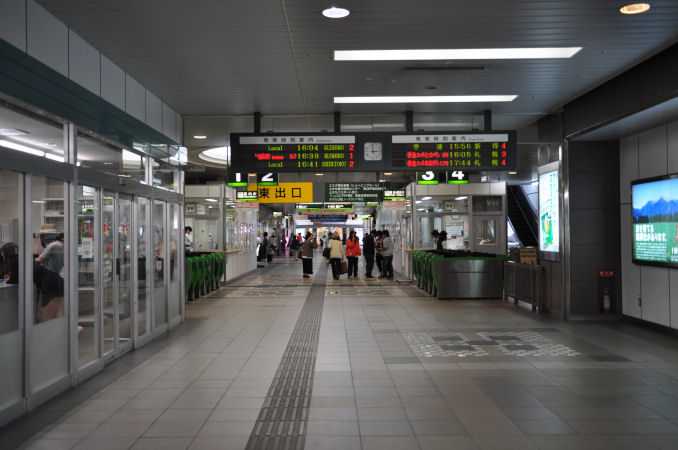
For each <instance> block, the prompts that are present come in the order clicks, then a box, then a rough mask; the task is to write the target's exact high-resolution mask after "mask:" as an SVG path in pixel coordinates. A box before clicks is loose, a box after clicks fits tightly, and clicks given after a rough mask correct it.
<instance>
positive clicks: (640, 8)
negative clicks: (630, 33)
mask: <svg viewBox="0 0 678 450" xmlns="http://www.w3.org/2000/svg"><path fill="white" fill-rule="evenodd" d="M649 10H650V4H649V3H631V4H629V5H624V6H622V7H621V8H619V12H620V13H622V14H642V13H644V12H647V11H649Z"/></svg>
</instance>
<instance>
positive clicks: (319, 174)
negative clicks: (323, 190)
mask: <svg viewBox="0 0 678 450" xmlns="http://www.w3.org/2000/svg"><path fill="white" fill-rule="evenodd" d="M323 175H325V174H324V173H316V174H315V176H316V177H322V176H323Z"/></svg>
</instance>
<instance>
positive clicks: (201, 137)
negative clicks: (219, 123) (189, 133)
mask: <svg viewBox="0 0 678 450" xmlns="http://www.w3.org/2000/svg"><path fill="white" fill-rule="evenodd" d="M193 139H207V136H204V135H202V134H199V135H197V136H193Z"/></svg>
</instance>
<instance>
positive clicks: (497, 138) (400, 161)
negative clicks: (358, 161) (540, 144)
mask: <svg viewBox="0 0 678 450" xmlns="http://www.w3.org/2000/svg"><path fill="white" fill-rule="evenodd" d="M391 163H392V166H393V169H394V170H398V169H400V170H419V171H430V170H450V169H454V170H476V171H481V170H483V171H484V170H512V169H514V168H515V166H516V133H515V131H500V132H478V133H468V132H466V133H459V134H454V133H444V134H442V133H441V134H425V133H421V134H407V135H393V136H392V137H391Z"/></svg>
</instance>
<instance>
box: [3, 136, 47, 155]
mask: <svg viewBox="0 0 678 450" xmlns="http://www.w3.org/2000/svg"><path fill="white" fill-rule="evenodd" d="M0 146H3V147H6V148H11V149H12V150H19V151H20V152H24V153H30V154H31V155H35V156H45V152H43V151H42V150H36V149H34V148H31V147H27V146H25V145H21V144H17V143H15V142H12V141H6V140H4V139H0Z"/></svg>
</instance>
